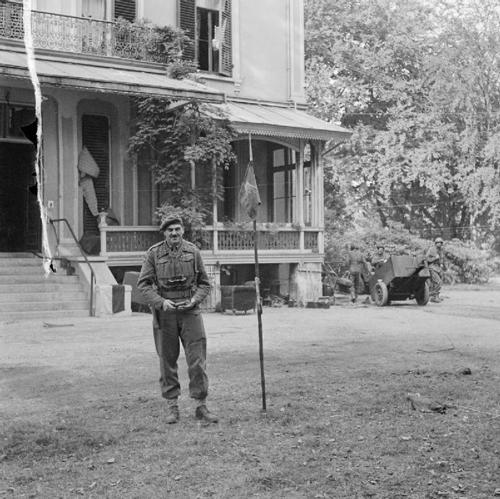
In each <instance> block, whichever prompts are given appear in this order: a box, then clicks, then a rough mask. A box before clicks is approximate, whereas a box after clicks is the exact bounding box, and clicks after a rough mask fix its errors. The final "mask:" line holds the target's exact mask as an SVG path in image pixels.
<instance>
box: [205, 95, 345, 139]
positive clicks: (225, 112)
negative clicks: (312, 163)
mask: <svg viewBox="0 0 500 499" xmlns="http://www.w3.org/2000/svg"><path fill="white" fill-rule="evenodd" d="M207 107H209V108H210V107H215V108H217V109H218V110H220V115H219V116H220V117H221V118H226V119H228V120H229V121H230V123H231V126H232V127H233V128H234V129H235V130H236V131H237V132H239V133H242V134H243V133H251V134H255V135H266V136H272V137H286V138H294V139H311V140H330V139H338V140H346V139H348V138H349V136H350V135H351V133H352V132H351V131H350V130H348V129H346V128H343V127H341V126H339V125H335V124H333V123H328V122H326V121H323V120H320V119H319V118H316V117H314V116H311V115H310V114H307V113H306V112H304V111H300V110H298V109H295V108H290V107H279V106H269V105H257V104H246V103H240V102H228V103H226V104H217V105H215V106H211V105H209V106H207Z"/></svg>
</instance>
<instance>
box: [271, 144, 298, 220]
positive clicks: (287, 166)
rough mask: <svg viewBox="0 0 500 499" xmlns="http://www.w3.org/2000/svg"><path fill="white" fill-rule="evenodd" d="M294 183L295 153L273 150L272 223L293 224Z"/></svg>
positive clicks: (286, 150) (285, 150)
mask: <svg viewBox="0 0 500 499" xmlns="http://www.w3.org/2000/svg"><path fill="white" fill-rule="evenodd" d="M295 182H296V169H295V151H291V150H290V149H275V150H274V151H273V209H274V217H273V221H274V222H278V223H290V222H293V218H294V216H293V214H294V204H295V203H294V200H295Z"/></svg>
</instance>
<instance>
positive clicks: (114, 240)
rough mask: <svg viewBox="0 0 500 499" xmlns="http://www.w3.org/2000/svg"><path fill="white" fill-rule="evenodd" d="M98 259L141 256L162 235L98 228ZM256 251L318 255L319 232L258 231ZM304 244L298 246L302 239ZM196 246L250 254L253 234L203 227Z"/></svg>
mask: <svg viewBox="0 0 500 499" xmlns="http://www.w3.org/2000/svg"><path fill="white" fill-rule="evenodd" d="M99 229H100V233H101V255H103V256H104V255H125V254H127V253H143V252H144V251H146V250H147V249H148V248H149V247H151V246H152V245H153V244H155V243H157V242H160V241H162V240H163V234H161V233H160V232H159V231H158V227H154V226H118V225H114V226H108V225H102V224H101V225H100V227H99ZM258 232H259V237H258V241H259V245H258V246H259V249H260V250H263V251H290V250H293V251H300V252H302V251H303V252H306V253H318V252H320V250H321V248H320V240H319V233H320V231H318V230H314V229H308V230H305V231H303V232H301V231H299V230H297V229H293V228H290V227H280V228H278V229H268V228H265V227H259V229H258ZM302 234H303V241H302V242H301V239H302V237H301V235H302ZM193 242H195V243H196V244H197V245H198V246H199V248H200V249H201V250H204V251H210V252H212V253H214V254H215V253H221V252H234V251H252V250H253V232H252V231H251V230H246V229H240V228H227V227H218V228H217V229H214V228H213V227H206V228H205V229H204V230H203V232H202V234H201V235H200V236H198V238H197V239H196V241H193Z"/></svg>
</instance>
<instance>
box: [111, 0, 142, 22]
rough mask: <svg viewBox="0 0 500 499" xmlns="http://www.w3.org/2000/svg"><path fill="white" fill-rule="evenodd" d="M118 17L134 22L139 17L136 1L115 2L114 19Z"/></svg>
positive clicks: (120, 0)
mask: <svg viewBox="0 0 500 499" xmlns="http://www.w3.org/2000/svg"><path fill="white" fill-rule="evenodd" d="M118 17H123V18H124V19H126V20H127V21H130V22H134V21H135V19H136V17H137V10H136V0H115V12H114V18H115V19H117V18H118Z"/></svg>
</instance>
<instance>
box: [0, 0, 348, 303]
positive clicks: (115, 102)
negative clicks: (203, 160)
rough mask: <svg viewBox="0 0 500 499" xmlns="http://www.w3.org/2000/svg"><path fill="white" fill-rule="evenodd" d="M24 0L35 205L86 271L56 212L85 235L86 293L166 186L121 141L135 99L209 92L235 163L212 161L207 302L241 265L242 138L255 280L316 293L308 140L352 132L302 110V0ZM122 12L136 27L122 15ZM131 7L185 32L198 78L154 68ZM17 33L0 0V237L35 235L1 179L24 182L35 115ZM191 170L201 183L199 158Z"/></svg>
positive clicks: (32, 212)
mask: <svg viewBox="0 0 500 499" xmlns="http://www.w3.org/2000/svg"><path fill="white" fill-rule="evenodd" d="M32 3H33V4H32V9H33V11H32V13H31V29H32V36H33V43H34V46H35V51H36V70H37V74H38V77H39V80H40V84H41V92H42V100H43V102H42V133H43V135H42V142H43V144H42V155H43V156H42V157H43V162H42V165H43V166H42V171H43V179H44V182H43V191H42V197H43V204H44V206H45V208H46V210H47V214H48V217H49V218H51V219H53V220H61V219H66V220H67V224H66V222H57V223H54V224H49V233H48V235H49V240H50V247H51V249H52V252H53V253H54V254H55V255H57V256H60V257H65V258H68V259H70V260H71V261H73V262H74V263H75V265H76V267H77V269H78V272H80V273H81V275H82V276H83V277H84V279H86V280H87V281H88V282H89V283H90V280H91V277H90V271H89V265H88V264H87V263H86V262H84V261H83V260H84V258H83V257H82V255H81V252H80V249H79V248H78V245H77V244H76V242H75V238H73V236H72V234H71V230H70V229H69V228H68V226H70V227H71V229H72V230H73V232H74V234H75V236H76V239H78V240H80V241H82V240H83V239H85V238H86V240H87V241H93V242H94V243H95V244H94V245H93V248H92V249H89V250H88V253H89V255H86V260H88V261H89V262H90V264H91V266H92V268H93V271H94V274H95V276H96V282H95V284H96V286H97V288H96V289H97V290H100V292H101V294H100V295H99V293H98V296H97V299H96V301H95V303H96V304H97V306H98V307H99V306H100V305H99V300H105V298H104V297H105V295H106V293H104V291H103V290H104V289H105V288H106V287H109V286H112V285H113V284H116V283H117V282H121V279H122V277H123V274H124V272H125V271H127V270H134V269H137V268H138V267H139V266H140V264H141V262H142V258H143V255H144V252H145V250H147V248H148V247H149V246H151V245H152V244H154V243H155V242H157V241H159V240H161V236H162V235H161V234H160V233H159V232H158V220H156V219H155V214H154V212H155V209H156V208H157V207H158V205H159V204H161V202H162V201H165V199H164V197H163V196H162V193H161V190H159V188H158V186H157V185H155V182H154V178H153V177H152V173H151V171H150V170H149V168H147V167H145V166H144V165H143V164H142V163H141V161H139V160H138V159H137V158H134V157H132V156H131V155H129V154H128V153H127V149H128V141H129V137H130V136H131V134H132V128H133V118H134V114H133V113H134V111H133V109H134V107H133V99H134V98H135V97H137V96H149V95H155V96H164V97H167V98H168V99H169V100H171V101H177V102H180V103H182V102H185V101H188V100H190V99H193V98H194V99H198V100H200V101H203V102H208V103H210V105H211V107H214V106H215V107H217V108H219V109H220V110H221V111H222V112H223V113H224V115H225V116H226V117H227V118H228V119H229V121H230V123H231V126H232V127H233V128H234V129H235V130H236V131H237V132H238V137H237V139H236V140H235V141H234V143H233V147H234V151H235V153H236V156H237V164H236V165H235V166H234V167H233V168H231V169H229V170H228V171H227V172H225V174H224V178H223V186H222V187H223V189H222V191H223V199H222V200H219V201H218V202H215V203H214V206H213V213H212V217H211V225H209V226H207V227H206V228H205V237H204V238H203V241H204V243H203V246H202V248H201V249H202V253H203V257H204V261H205V263H206V266H207V270H208V273H209V275H210V276H211V278H212V280H213V284H214V292H213V293H212V296H211V297H210V299H209V301H208V303H207V307H208V308H214V307H215V305H216V303H217V301H218V300H219V299H220V285H225V284H242V283H244V282H246V281H250V280H252V279H253V270H252V264H253V261H254V255H253V246H252V233H251V228H252V226H251V224H250V221H249V219H248V218H247V217H246V215H245V213H244V212H243V210H242V209H241V207H240V204H239V200H238V191H239V186H240V185H241V182H242V180H243V177H244V174H245V169H246V166H247V164H248V161H249V154H250V147H251V150H252V154H253V160H254V164H255V174H256V179H257V183H258V186H259V191H260V196H261V199H262V205H261V207H260V209H259V214H258V218H257V222H258V230H259V256H260V263H261V266H262V271H261V273H262V276H261V277H262V281H263V287H264V289H265V292H266V293H269V294H275V295H283V296H290V297H291V298H293V299H294V300H296V301H297V302H299V303H305V302H307V301H311V300H315V299H316V298H317V297H318V296H320V295H321V263H322V260H323V230H324V219H323V211H324V210H323V171H322V156H321V155H322V151H323V149H324V147H325V143H326V142H329V143H330V144H332V143H335V142H340V141H342V140H345V139H346V138H347V137H348V135H349V132H348V131H347V130H344V129H342V128H340V127H338V126H335V125H333V124H329V123H325V122H322V121H320V120H318V119H316V118H314V117H311V116H309V115H307V114H306V113H305V111H304V108H305V95H304V67H303V66H304V64H303V63H304V52H303V2H302V0H273V1H272V2H270V1H268V0H252V1H251V2H248V1H244V0H167V1H165V0H73V1H72V2H67V1H65V0H33V2H32ZM263 13H265V15H264V14H263ZM124 19H125V20H126V21H129V22H132V23H133V25H132V26H133V28H134V29H130V25H127V26H128V28H127V29H124V21H123V20H124ZM143 21H153V22H154V24H155V25H157V26H160V27H161V26H178V27H180V28H182V29H183V30H185V32H186V34H187V35H189V37H190V38H191V39H192V41H193V43H192V44H191V45H189V46H188V47H187V48H186V49H185V52H184V56H185V57H189V58H192V59H193V60H194V61H196V63H197V66H198V68H199V70H198V74H197V81H196V82H195V81H192V80H175V79H171V78H168V77H167V76H166V72H165V67H164V65H163V64H162V63H161V62H158V60H155V58H154V57H152V55H151V52H150V51H149V50H148V43H149V41H150V40H151V33H152V31H151V30H152V29H153V28H151V26H150V25H149V23H148V22H143ZM23 39H24V28H23V6H22V2H17V1H13V0H3V1H0V169H1V172H2V175H3V176H4V178H8V179H9V182H7V183H6V184H4V186H0V203H1V204H2V206H0V208H1V210H0V211H1V212H2V215H0V216H1V217H2V220H1V225H2V237H1V239H0V252H16V251H34V252H39V251H40V250H41V227H40V226H41V224H40V216H39V209H38V205H37V203H36V202H35V201H34V196H31V197H30V196H29V194H27V193H26V189H24V190H23V192H22V193H21V194H20V193H15V192H14V190H13V189H11V188H8V187H5V185H10V186H13V185H14V186H15V185H26V184H28V185H29V184H30V183H31V184H33V183H34V180H33V175H32V173H33V171H32V166H31V165H32V162H33V156H34V147H33V145H32V143H31V142H30V141H29V140H28V139H27V138H26V133H23V131H22V127H24V126H27V125H30V124H31V123H33V120H34V117H35V116H34V92H33V86H32V83H31V80H30V78H29V73H28V68H27V60H26V54H25V49H24V41H23ZM332 141H333V142H332ZM84 150H86V151H87V152H89V153H90V156H91V157H92V159H93V161H94V162H95V164H97V166H98V174H97V175H94V177H93V178H92V186H93V191H94V194H95V202H94V206H93V207H92V206H91V205H89V203H88V197H87V193H86V192H85V190H86V189H85V186H84V181H83V177H84V172H82V168H81V163H82V159H81V154H82V151H84ZM20 165H21V166H20ZM192 181H193V183H194V186H195V187H196V186H197V182H198V183H199V184H200V188H202V187H203V179H202V178H199V177H198V175H197V174H196V171H194V173H193V177H192ZM2 189H3V192H2ZM166 201H168V199H167V200H166ZM21 214H22V216H21ZM106 214H108V216H106ZM111 214H112V216H111ZM110 220H112V223H110ZM82 238H83V239H82ZM104 308H106V307H104Z"/></svg>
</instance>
